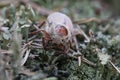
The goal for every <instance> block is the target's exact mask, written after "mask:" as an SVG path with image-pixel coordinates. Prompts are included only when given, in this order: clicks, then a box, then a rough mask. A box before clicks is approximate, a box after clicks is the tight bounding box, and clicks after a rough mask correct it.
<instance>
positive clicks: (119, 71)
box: [109, 61, 120, 74]
mask: <svg viewBox="0 0 120 80" xmlns="http://www.w3.org/2000/svg"><path fill="white" fill-rule="evenodd" d="M109 63H110V64H111V65H112V66H113V68H114V69H115V70H116V71H117V72H118V73H119V74H120V70H119V69H118V68H117V67H116V66H115V64H113V62H112V61H109Z"/></svg>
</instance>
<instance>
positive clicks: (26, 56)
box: [21, 49, 31, 66]
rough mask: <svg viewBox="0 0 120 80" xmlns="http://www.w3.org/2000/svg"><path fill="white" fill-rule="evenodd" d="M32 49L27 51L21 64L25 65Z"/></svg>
mask: <svg viewBox="0 0 120 80" xmlns="http://www.w3.org/2000/svg"><path fill="white" fill-rule="evenodd" d="M30 51H31V50H30V49H29V50H27V51H26V54H25V57H24V58H23V59H22V61H21V66H23V65H24V64H25V62H26V61H27V59H28V56H29V54H30Z"/></svg>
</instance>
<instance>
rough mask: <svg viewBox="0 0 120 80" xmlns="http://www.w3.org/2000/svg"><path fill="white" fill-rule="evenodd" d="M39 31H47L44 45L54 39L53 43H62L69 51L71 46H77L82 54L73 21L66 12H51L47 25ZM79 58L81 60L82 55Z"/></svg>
mask: <svg viewBox="0 0 120 80" xmlns="http://www.w3.org/2000/svg"><path fill="white" fill-rule="evenodd" d="M39 31H42V32H44V33H45V36H44V40H43V43H44V45H46V44H48V42H49V41H51V40H52V43H53V44H54V43H55V44H56V45H62V46H63V47H64V48H66V49H65V50H67V51H69V48H70V46H71V47H76V50H77V54H81V53H80V52H79V49H78V44H77V40H76V36H75V35H74V27H73V24H72V21H71V19H70V18H69V17H68V16H66V15H65V14H63V13H60V12H54V13H52V14H50V15H49V16H48V17H47V20H46V21H45V27H43V30H39ZM44 45H43V46H44ZM45 47H47V46H45ZM63 47H62V48H63ZM78 59H79V62H80V57H79V58H78Z"/></svg>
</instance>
